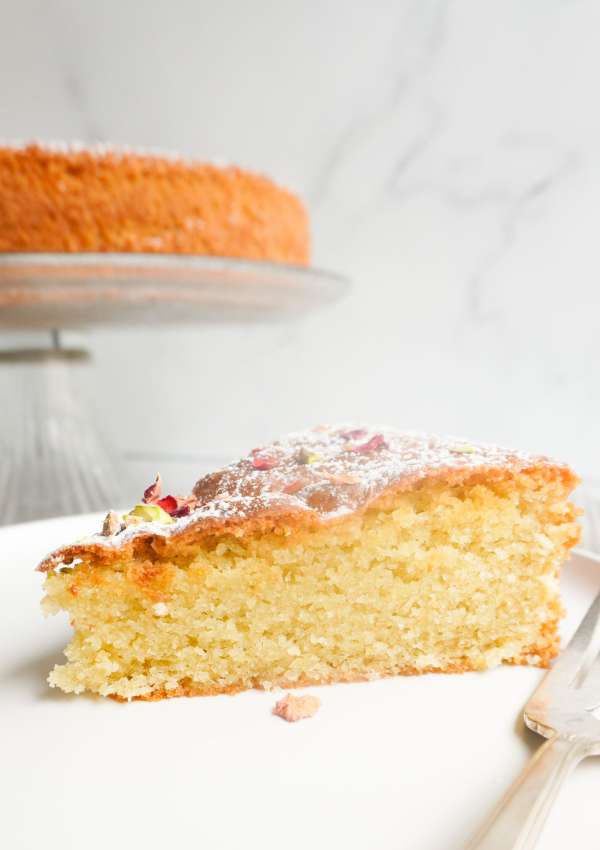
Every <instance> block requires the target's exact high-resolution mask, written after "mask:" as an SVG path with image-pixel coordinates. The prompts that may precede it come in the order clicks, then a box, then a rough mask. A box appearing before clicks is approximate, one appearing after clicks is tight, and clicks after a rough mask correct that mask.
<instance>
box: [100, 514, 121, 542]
mask: <svg viewBox="0 0 600 850" xmlns="http://www.w3.org/2000/svg"><path fill="white" fill-rule="evenodd" d="M121 528H122V524H121V517H120V516H119V514H118V513H117V512H116V511H109V512H108V513H107V514H106V516H105V517H104V522H103V523H102V534H103V535H104V537H112V535H113V534H118V532H119V531H120V530H121Z"/></svg>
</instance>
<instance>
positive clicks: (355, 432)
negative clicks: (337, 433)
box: [341, 428, 368, 440]
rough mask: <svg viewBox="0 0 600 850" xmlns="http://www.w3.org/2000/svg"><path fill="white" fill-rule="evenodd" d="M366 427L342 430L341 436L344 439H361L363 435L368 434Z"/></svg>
mask: <svg viewBox="0 0 600 850" xmlns="http://www.w3.org/2000/svg"><path fill="white" fill-rule="evenodd" d="M367 433H368V431H367V429H366V428H354V429H352V430H350V431H342V433H341V436H342V437H343V438H344V440H360V438H361V437H366V436H367Z"/></svg>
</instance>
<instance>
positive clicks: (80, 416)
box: [0, 253, 348, 524]
mask: <svg viewBox="0 0 600 850" xmlns="http://www.w3.org/2000/svg"><path fill="white" fill-rule="evenodd" d="M347 288H348V281H347V280H345V279H344V278H342V277H340V276H338V275H335V274H331V273H329V272H324V271H321V270H319V269H313V268H305V267H296V266H289V265H284V264H278V263H270V262H258V261H249V260H236V259H222V258H217V257H198V256H185V255H177V256H174V255H164V254H108V253H106V254H91V253H90V254H83V253H81V254H77V253H73V254H45V253H35V254H17V253H8V254H0V392H1V397H2V398H3V399H4V401H5V404H4V410H3V412H2V419H1V421H2V426H1V427H0V452H1V455H0V524H6V523H11V522H22V521H26V520H32V519H41V518H44V517H51V516H58V515H63V514H75V513H86V512H91V511H96V510H104V509H106V508H107V507H108V506H111V505H117V506H118V505H121V504H124V503H125V502H124V501H123V487H122V482H123V472H122V470H121V469H119V464H118V463H117V461H116V459H115V455H114V452H112V451H111V450H110V448H109V447H107V443H106V441H105V440H104V439H103V437H102V435H101V433H100V432H99V429H98V428H97V426H96V425H95V423H94V421H93V416H92V415H91V414H90V413H89V412H88V410H86V406H85V404H83V403H82V402H81V400H79V399H78V398H77V394H76V392H75V391H74V388H73V384H72V376H73V372H74V370H76V369H81V368H85V365H86V363H87V364H89V362H90V355H89V352H88V351H87V350H86V347H85V345H81V344H79V345H74V344H72V343H71V344H69V342H68V334H67V335H65V334H64V333H63V332H64V331H70V330H82V329H86V328H91V327H94V326H104V327H119V326H120V327H121V328H123V329H124V330H125V329H126V328H131V327H149V326H152V327H154V328H156V327H159V326H172V325H185V324H188V325H189V324H193V323H197V322H265V321H274V320H282V319H283V320H286V319H287V320H291V319H294V318H298V317H300V316H302V315H305V314H307V313H309V312H310V311H312V310H315V309H317V308H319V307H323V306H326V305H327V304H330V303H333V302H334V301H336V300H337V299H338V298H340V297H341V296H342V295H343V294H344V293H345V292H346V290H347Z"/></svg>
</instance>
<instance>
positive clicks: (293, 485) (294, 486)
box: [282, 478, 304, 496]
mask: <svg viewBox="0 0 600 850" xmlns="http://www.w3.org/2000/svg"><path fill="white" fill-rule="evenodd" d="M303 487H304V481H301V480H300V478H298V479H296V481H291V482H290V483H289V484H286V485H285V487H284V488H283V490H282V492H283V493H286V494H287V495H288V496H292V495H293V494H294V493H297V492H298V490H302V488H303Z"/></svg>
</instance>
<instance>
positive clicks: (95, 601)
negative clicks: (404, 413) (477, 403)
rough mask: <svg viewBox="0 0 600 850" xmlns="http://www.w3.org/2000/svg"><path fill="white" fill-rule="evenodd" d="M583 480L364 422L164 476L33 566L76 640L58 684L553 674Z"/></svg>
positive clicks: (221, 688)
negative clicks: (178, 477) (510, 670)
mask: <svg viewBox="0 0 600 850" xmlns="http://www.w3.org/2000/svg"><path fill="white" fill-rule="evenodd" d="M576 483H577V478H576V476H575V475H574V474H573V472H571V471H570V469H569V468H568V467H566V466H563V465H561V464H558V463H554V462H553V461H551V460H549V459H548V458H545V457H538V456H532V455H528V454H525V453H522V452H515V451H509V450H507V449H502V448H498V447H496V446H487V445H472V444H470V443H466V442H464V441H461V440H456V439H449V438H448V439H442V438H439V437H434V436H429V435H422V434H412V433H401V432H398V431H395V430H392V429H389V428H379V427H377V428H370V427H362V426H343V427H319V428H316V429H314V430H312V431H306V432H304V433H298V434H293V435H291V436H290V437H288V438H287V439H285V440H281V441H280V442H275V443H273V444H271V445H268V446H265V447H263V448H260V449H254V450H253V451H252V452H251V453H250V454H249V455H248V456H247V457H245V458H244V459H242V460H240V461H239V462H237V463H234V464H232V465H231V466H228V467H226V468H224V469H222V470H220V471H219V472H216V473H214V474H211V475H207V476H206V477H204V478H202V479H200V481H198V483H197V484H196V486H195V487H194V490H193V493H192V495H191V496H190V497H189V498H187V499H179V498H176V497H174V496H170V495H166V496H162V495H161V493H160V482H159V480H157V481H156V482H155V484H154V485H152V486H151V487H149V488H148V490H147V491H146V493H145V494H144V502H143V503H141V504H140V505H137V506H136V507H135V508H134V509H133V511H131V512H130V513H129V514H126V515H124V516H120V515H117V514H116V513H114V512H111V513H110V514H109V515H108V516H107V519H106V521H105V524H104V529H103V533H102V534H98V535H94V536H93V537H90V538H89V539H86V540H83V541H80V542H79V543H76V544H75V545H72V546H67V547H65V548H63V549H60V550H58V551H56V552H54V553H53V554H52V555H50V556H49V557H48V558H47V559H46V560H45V561H44V562H43V563H42V564H41V565H40V567H39V569H41V570H43V571H44V572H46V573H47V578H46V594H47V595H46V597H45V601H44V607H45V610H46V611H47V612H51V613H54V612H57V611H60V610H65V611H67V612H68V615H69V618H70V620H71V624H72V626H73V629H74V632H75V634H74V636H73V639H72V641H71V643H70V644H69V646H68V647H67V649H66V651H65V654H66V656H67V663H66V664H64V665H59V666H57V667H55V669H54V670H53V671H52V673H51V674H50V679H49V681H50V684H51V685H53V686H58V687H60V688H62V689H63V690H65V691H73V692H76V693H79V692H81V691H84V690H88V691H92V692H94V693H98V694H104V695H110V696H114V697H117V698H121V699H130V698H140V699H160V698H162V697H169V696H179V695H184V694H185V695H194V694H215V693H221V692H233V691H239V690H242V689H245V688H254V687H258V688H271V687H275V686H277V687H284V688H289V687H293V686H295V685H308V684H321V683H325V682H351V681H357V680H362V679H373V678H377V677H380V676H393V675H398V674H413V673H425V672H428V671H440V672H460V671H465V670H484V669H486V668H489V667H493V666H494V665H497V664H500V663H501V662H507V663H519V664H535V665H540V666H544V665H546V664H547V663H548V661H549V660H550V659H551V658H552V657H553V656H554V655H555V654H556V651H557V644H558V636H557V624H558V620H559V617H560V616H561V611H562V609H561V603H560V599H559V590H558V574H559V568H560V565H561V563H562V562H563V561H564V559H565V557H566V556H567V554H568V551H569V549H570V547H572V546H573V545H574V544H575V543H576V542H577V540H578V538H579V528H578V525H577V524H576V522H575V517H576V515H577V510H576V509H575V508H574V506H573V505H572V504H571V503H570V502H569V501H568V496H569V493H570V491H571V490H572V489H573V487H574V486H575V484H576Z"/></svg>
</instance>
